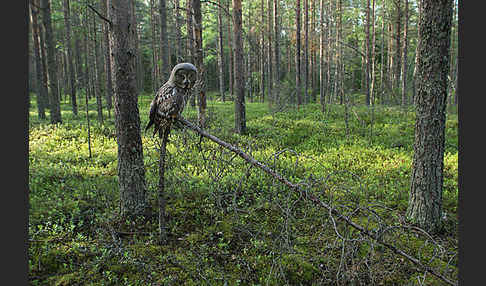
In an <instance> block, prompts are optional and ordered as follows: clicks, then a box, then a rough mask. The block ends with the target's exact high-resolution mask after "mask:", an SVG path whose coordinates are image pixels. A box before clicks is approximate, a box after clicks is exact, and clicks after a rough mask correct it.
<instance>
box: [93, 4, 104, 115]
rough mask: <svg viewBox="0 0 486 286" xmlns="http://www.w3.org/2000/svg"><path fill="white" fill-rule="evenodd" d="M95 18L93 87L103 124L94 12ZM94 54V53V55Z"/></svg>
mask: <svg viewBox="0 0 486 286" xmlns="http://www.w3.org/2000/svg"><path fill="white" fill-rule="evenodd" d="M92 19H93V34H92V39H93V47H92V51H93V53H92V56H93V57H92V63H93V68H94V73H93V89H94V94H95V97H96V111H97V112H98V121H99V122H100V123H101V124H103V101H102V99H101V72H100V71H101V70H100V63H99V53H100V52H99V49H98V39H97V37H98V35H97V33H96V30H97V27H96V26H97V25H96V18H95V15H94V14H92ZM93 54H94V55H93Z"/></svg>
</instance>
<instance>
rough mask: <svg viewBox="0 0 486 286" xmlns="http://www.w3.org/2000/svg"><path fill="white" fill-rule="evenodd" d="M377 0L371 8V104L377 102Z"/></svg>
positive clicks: (374, 0)
mask: <svg viewBox="0 0 486 286" xmlns="http://www.w3.org/2000/svg"><path fill="white" fill-rule="evenodd" d="M375 4H376V0H373V5H372V9H371V71H370V77H371V84H370V104H375V81H376V80H375V78H376V77H375V50H376V49H375V46H376V33H375V23H376V15H375V6H376V5H375Z"/></svg>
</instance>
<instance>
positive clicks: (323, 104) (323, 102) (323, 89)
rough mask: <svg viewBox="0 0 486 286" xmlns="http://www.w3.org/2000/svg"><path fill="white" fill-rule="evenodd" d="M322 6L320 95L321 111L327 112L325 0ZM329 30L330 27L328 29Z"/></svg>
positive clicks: (321, 1) (321, 0)
mask: <svg viewBox="0 0 486 286" xmlns="http://www.w3.org/2000/svg"><path fill="white" fill-rule="evenodd" d="M319 6H320V31H321V32H320V44H319V60H320V63H319V82H320V88H319V93H320V94H319V95H320V102H321V110H322V112H324V111H326V89H327V86H326V85H325V73H326V67H325V59H324V50H325V47H324V45H325V34H326V31H324V14H325V7H324V0H320V3H319ZM326 28H328V27H326ZM328 64H329V63H328Z"/></svg>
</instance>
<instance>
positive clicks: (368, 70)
mask: <svg viewBox="0 0 486 286" xmlns="http://www.w3.org/2000/svg"><path fill="white" fill-rule="evenodd" d="M365 33H366V47H365V50H366V53H365V55H366V57H365V64H366V67H365V68H366V72H365V82H366V105H367V106H369V105H370V104H371V98H370V0H367V1H366V25H365Z"/></svg>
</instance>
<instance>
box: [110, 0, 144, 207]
mask: <svg viewBox="0 0 486 286" xmlns="http://www.w3.org/2000/svg"><path fill="white" fill-rule="evenodd" d="M129 1H130V0H110V2H109V5H108V10H109V18H110V19H111V22H112V24H111V25H110V51H111V70H112V76H113V89H114V95H115V96H114V111H115V129H116V138H117V144H118V186H119V189H120V200H121V212H122V215H123V216H128V217H133V216H137V215H143V214H144V212H145V210H146V207H147V201H146V185H145V168H144V164H143V148H142V139H141V136H140V117H139V111H138V104H137V89H136V75H135V73H136V71H135V70H134V67H135V65H134V61H135V60H136V58H135V54H134V53H133V52H131V51H133V48H134V44H133V40H134V35H135V31H134V30H133V29H134V28H135V27H133V26H132V25H130V21H131V9H130V3H129Z"/></svg>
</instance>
